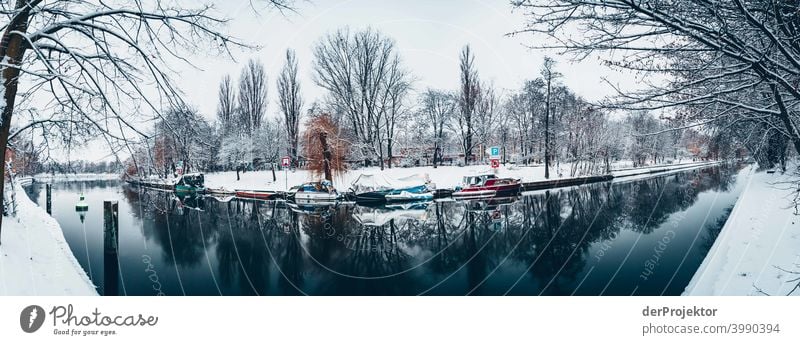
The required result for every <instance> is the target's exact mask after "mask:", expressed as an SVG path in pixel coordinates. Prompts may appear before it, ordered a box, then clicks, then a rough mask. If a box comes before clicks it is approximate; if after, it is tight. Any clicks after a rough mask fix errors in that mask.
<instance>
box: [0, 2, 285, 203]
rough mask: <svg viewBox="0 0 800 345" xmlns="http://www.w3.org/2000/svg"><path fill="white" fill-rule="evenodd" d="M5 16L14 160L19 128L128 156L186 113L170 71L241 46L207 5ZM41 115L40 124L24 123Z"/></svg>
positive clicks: (0, 76)
mask: <svg viewBox="0 0 800 345" xmlns="http://www.w3.org/2000/svg"><path fill="white" fill-rule="evenodd" d="M269 3H270V4H271V5H274V6H278V7H282V8H285V7H287V6H289V5H290V2H289V1H288V0H271V1H269ZM0 16H3V17H5V18H6V21H4V22H3V24H0V29H1V30H2V38H0V82H1V83H2V87H0V93H2V101H0V110H1V112H2V115H1V116H0V152H3V154H4V155H5V152H6V150H5V149H6V147H7V144H8V138H9V136H11V135H13V134H12V133H10V130H11V126H12V122H15V123H16V126H17V127H16V128H19V129H20V130H29V129H34V128H38V129H40V130H41V131H42V132H43V133H45V134H46V135H47V136H48V137H50V138H53V139H62V140H63V141H64V142H65V143H69V144H75V143H81V142H84V141H85V140H88V139H90V138H98V137H99V138H101V139H102V140H104V141H105V143H106V144H107V145H108V146H110V148H111V150H113V151H114V152H117V151H119V150H122V149H126V148H128V147H130V146H129V145H128V144H129V143H130V142H131V140H132V139H133V138H135V139H133V140H134V141H135V140H138V137H139V136H146V135H145V133H143V132H142V130H141V128H140V122H141V121H146V120H152V118H146V117H148V116H151V115H152V114H155V116H156V118H160V117H161V116H162V115H163V114H162V109H163V108H164V107H167V108H171V107H175V106H182V103H183V102H182V97H181V94H180V92H179V91H178V90H177V88H176V86H175V84H174V83H173V82H172V71H171V70H170V69H169V68H166V66H167V65H168V64H169V63H172V62H175V61H177V62H179V63H182V62H186V61H187V56H189V54H192V53H194V52H196V51H204V52H207V53H212V54H213V53H223V54H227V53H228V52H229V49H230V48H231V46H236V45H240V43H238V42H237V41H236V40H235V39H234V38H233V37H231V36H230V35H228V34H226V33H224V32H223V31H221V28H222V27H223V26H224V24H225V19H223V18H218V17H216V16H215V15H214V13H213V11H212V8H211V7H210V6H208V5H202V4H192V5H188V4H187V3H180V4H177V3H175V4H173V3H166V2H163V1H147V0H132V1H100V2H97V1H82V0H53V1H43V0H16V1H4V2H2V3H0ZM33 109H35V110H36V111H35V114H37V115H36V116H32V117H31V118H29V119H24V120H25V122H23V123H17V122H16V121H15V120H17V118H18V117H17V115H18V114H21V113H24V112H26V111H28V110H33ZM142 114H146V115H144V117H145V118H144V119H143V118H142V117H143V116H142ZM78 136H80V137H78ZM84 139H85V140H84ZM4 172H5V167H0V175H2V174H3V173H4ZM3 187H4V186H3V181H2V179H0V189H3Z"/></svg>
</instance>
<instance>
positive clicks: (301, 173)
mask: <svg viewBox="0 0 800 345" xmlns="http://www.w3.org/2000/svg"><path fill="white" fill-rule="evenodd" d="M717 163H718V162H691V163H681V164H673V165H660V166H658V167H642V168H636V169H624V170H619V171H617V170H615V171H612V174H613V175H615V177H623V176H631V175H641V174H648V173H651V171H653V172H656V170H658V171H664V169H666V170H676V169H689V168H696V167H699V166H705V165H710V164H717ZM656 168H657V169H656ZM490 172H492V170H491V169H490V168H489V167H488V166H485V165H473V166H464V167H458V166H440V167H438V168H436V169H434V168H433V167H430V166H427V167H413V168H392V169H385V170H383V171H381V170H380V168H378V167H373V168H364V169H358V170H353V171H348V172H346V173H345V174H344V175H343V176H339V177H337V178H335V179H334V181H333V182H334V185H335V186H337V187H338V189H340V190H346V189H347V188H348V187H349V186H351V185H352V184H353V181H355V180H356V179H357V178H358V176H359V175H361V174H383V175H384V176H387V177H389V178H393V179H398V178H401V177H406V176H410V175H415V174H427V175H428V176H429V177H430V179H431V182H433V183H434V184H436V188H451V189H452V188H455V187H456V186H458V185H459V183H461V178H462V177H463V176H465V175H474V174H480V173H490ZM550 173H551V175H550V179H551V180H554V179H557V178H559V177H558V173H557V172H556V170H555V169H551V171H550ZM561 173H562V176H561V177H562V178H564V177H567V176H568V173H567V171H566V169H565V167H563V166H562V169H561ZM497 174H498V175H499V176H502V177H513V178H518V179H521V180H522V181H523V182H533V181H542V180H545V178H544V166H541V165H537V166H512V165H504V166H501V167H500V168H499V169H498V170H497ZM275 178H276V180H275V182H273V180H272V172H271V171H249V172H246V173H243V174H241V175H240V180H238V181H237V180H236V172H235V171H226V172H217V173H208V174H206V175H205V179H206V180H205V185H206V187H209V188H225V189H228V190H234V189H256V190H275V191H285V190H288V188H290V187H292V186H296V185H300V184H303V183H305V182H308V181H312V180H315V179H313V178H312V176H311V174H310V173H309V172H308V171H306V170H297V171H294V172H292V171H289V172H287V173H286V175H284V172H283V171H276V172H275Z"/></svg>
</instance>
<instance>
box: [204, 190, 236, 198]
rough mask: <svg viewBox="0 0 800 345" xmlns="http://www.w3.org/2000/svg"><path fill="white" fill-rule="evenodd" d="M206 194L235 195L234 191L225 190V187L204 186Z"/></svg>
mask: <svg viewBox="0 0 800 345" xmlns="http://www.w3.org/2000/svg"><path fill="white" fill-rule="evenodd" d="M206 194H212V195H224V196H227V195H236V192H235V191H232V190H227V189H225V188H206Z"/></svg>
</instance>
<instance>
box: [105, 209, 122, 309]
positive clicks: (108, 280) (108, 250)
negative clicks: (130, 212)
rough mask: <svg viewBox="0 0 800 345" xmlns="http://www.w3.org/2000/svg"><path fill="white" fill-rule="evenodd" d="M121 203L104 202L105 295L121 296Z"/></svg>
mask: <svg viewBox="0 0 800 345" xmlns="http://www.w3.org/2000/svg"><path fill="white" fill-rule="evenodd" d="M118 235H119V202H118V201H116V200H105V201H103V295H104V296H118V295H119V255H118V249H119V236H118Z"/></svg>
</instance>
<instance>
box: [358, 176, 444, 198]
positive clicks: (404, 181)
mask: <svg viewBox="0 0 800 345" xmlns="http://www.w3.org/2000/svg"><path fill="white" fill-rule="evenodd" d="M428 185H430V178H428V176H427V175H426V174H414V175H410V176H406V177H401V178H399V179H393V178H390V177H388V176H386V175H383V174H361V175H359V176H358V178H356V180H355V181H353V185H352V186H351V188H350V189H351V190H352V191H353V192H354V193H356V194H360V193H368V192H380V191H391V190H398V189H407V188H413V187H418V186H428Z"/></svg>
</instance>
